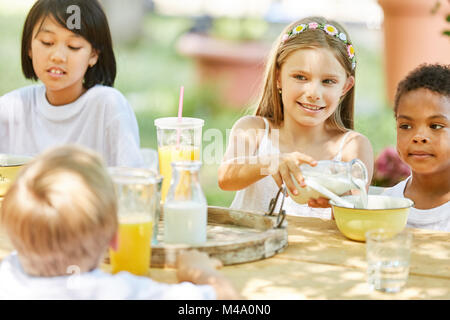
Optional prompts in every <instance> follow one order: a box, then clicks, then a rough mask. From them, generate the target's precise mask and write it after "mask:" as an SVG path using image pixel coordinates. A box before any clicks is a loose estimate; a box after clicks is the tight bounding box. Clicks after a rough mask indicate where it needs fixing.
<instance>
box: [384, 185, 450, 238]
mask: <svg viewBox="0 0 450 320" xmlns="http://www.w3.org/2000/svg"><path fill="white" fill-rule="evenodd" d="M410 178H411V177H408V178H407V179H405V180H403V181H401V182H399V183H398V184H396V185H395V186H393V187H391V188H387V189H386V190H385V191H384V192H383V195H386V196H391V197H398V198H404V197H405V196H404V192H405V188H406V183H407V182H408V180H409V179H410ZM406 225H407V226H408V227H411V228H420V229H433V230H440V231H446V232H450V201H447V202H446V203H444V204H443V205H440V206H439V207H434V208H431V209H416V208H414V207H413V208H411V209H410V211H409V215H408V222H407V224H406Z"/></svg>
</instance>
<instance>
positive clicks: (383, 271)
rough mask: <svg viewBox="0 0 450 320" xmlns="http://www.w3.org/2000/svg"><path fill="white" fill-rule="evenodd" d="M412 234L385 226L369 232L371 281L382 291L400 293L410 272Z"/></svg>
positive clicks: (367, 241) (368, 252)
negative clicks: (398, 231)
mask: <svg viewBox="0 0 450 320" xmlns="http://www.w3.org/2000/svg"><path fill="white" fill-rule="evenodd" d="M411 242H412V234H411V232H409V231H408V230H407V229H405V230H403V231H402V232H400V233H395V232H392V231H389V230H385V229H376V230H369V231H367V233H366V254H367V281H368V283H369V285H370V286H371V287H372V288H374V289H376V290H379V291H382V292H392V293H394V292H399V291H400V290H401V289H402V287H403V286H405V284H406V281H407V280H408V274H409V262H410V256H411Z"/></svg>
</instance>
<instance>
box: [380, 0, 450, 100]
mask: <svg viewBox="0 0 450 320" xmlns="http://www.w3.org/2000/svg"><path fill="white" fill-rule="evenodd" d="M378 3H379V4H380V5H381V7H382V8H383V11H384V39H385V68H386V84H387V97H388V100H389V102H390V103H391V104H393V102H394V97H395V90H396V88H397V84H398V82H399V81H400V80H401V79H402V78H404V77H405V76H406V75H407V74H408V73H409V72H410V71H411V70H413V69H414V68H416V67H417V66H418V65H420V64H422V63H443V64H450V37H448V36H445V35H443V34H442V32H443V31H444V30H445V29H448V23H446V21H445V16H446V15H447V14H448V13H449V12H450V4H449V2H448V1H446V0H445V1H441V6H440V8H439V9H438V10H437V11H436V12H435V13H434V14H433V13H432V10H433V7H434V6H435V4H436V1H435V0H378Z"/></svg>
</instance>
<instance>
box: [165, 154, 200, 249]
mask: <svg viewBox="0 0 450 320" xmlns="http://www.w3.org/2000/svg"><path fill="white" fill-rule="evenodd" d="M201 166H202V163H201V162H200V161H176V162H172V181H171V184H170V188H169V191H168V193H167V197H166V201H165V202H164V242H165V243H168V244H173V243H183V244H190V245H198V244H202V243H204V242H206V224H207V212H208V204H207V202H206V198H205V195H204V194H203V191H202V188H201V186H200V182H199V171H200V168H201Z"/></svg>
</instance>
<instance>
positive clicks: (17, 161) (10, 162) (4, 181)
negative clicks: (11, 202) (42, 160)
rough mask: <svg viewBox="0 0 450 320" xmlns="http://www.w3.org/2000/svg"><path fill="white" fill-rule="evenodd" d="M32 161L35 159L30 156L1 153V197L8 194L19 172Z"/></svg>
mask: <svg viewBox="0 0 450 320" xmlns="http://www.w3.org/2000/svg"><path fill="white" fill-rule="evenodd" d="M31 159H33V158H32V157H28V156H18V155H12V154H4V153H0V197H3V196H4V195H5V194H6V192H7V191H8V189H9V187H10V186H11V184H12V183H13V182H14V180H15V179H16V177H17V174H18V173H19V170H20V169H21V168H22V166H23V165H24V164H26V163H27V162H28V161H30V160H31Z"/></svg>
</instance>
